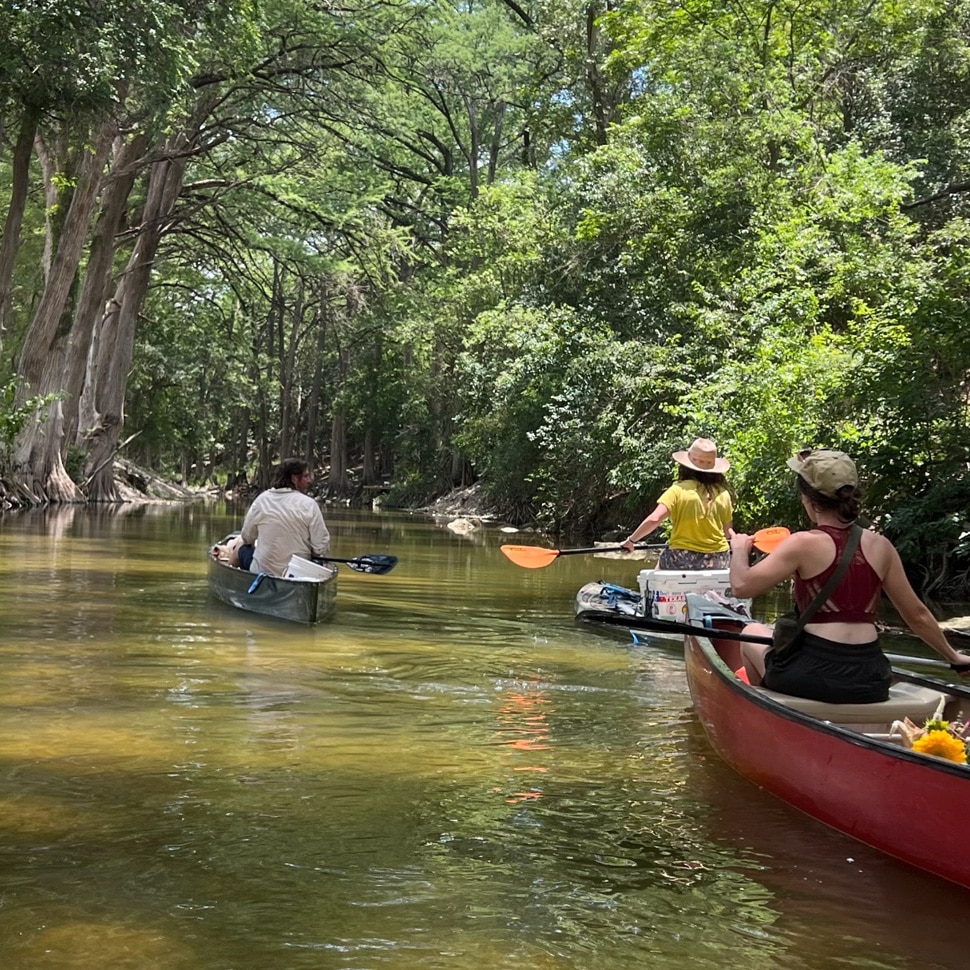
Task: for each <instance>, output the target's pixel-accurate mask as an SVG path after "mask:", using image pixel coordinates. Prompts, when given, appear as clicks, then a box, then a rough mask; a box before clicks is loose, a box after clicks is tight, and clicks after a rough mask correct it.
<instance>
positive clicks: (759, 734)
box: [684, 620, 970, 888]
mask: <svg viewBox="0 0 970 970" xmlns="http://www.w3.org/2000/svg"><path fill="white" fill-rule="evenodd" d="M722 622H723V621H720V620H717V621H715V626H718V627H721V626H722ZM735 629H737V627H735ZM727 636H730V634H729V633H728V634H727ZM684 652H685V659H686V663H687V680H688V683H689V685H690V693H691V698H692V699H693V703H694V709H695V711H696V712H697V716H698V717H699V718H700V721H701V724H702V725H703V727H704V730H705V731H706V733H707V737H708V740H709V741H710V743H711V745H712V746H713V748H714V750H715V751H716V752H717V753H718V754H719V755H720V756H721V757H722V758H723V759H724V760H725V761H726V762H727V763H728V764H729V765H730V766H731V767H732V768H734V769H735V770H736V771H738V772H739V773H740V774H741V775H743V776H744V777H745V778H747V779H748V780H749V781H752V782H754V784H756V785H758V786H760V787H761V788H764V789H765V790H766V791H768V792H770V793H771V794H773V795H776V796H777V797H778V798H781V799H784V801H786V802H788V803H789V804H791V805H792V806H794V807H795V808H797V809H799V810H800V811H802V812H805V813H806V814H807V815H810V816H811V817H812V818H815V819H818V820H819V821H820V822H824V823H825V824H827V825H830V826H832V827H833V828H835V829H838V830H839V831H840V832H844V833H845V834H846V835H849V836H851V837H852V838H854V839H858V840H859V841H860V842H864V843H865V844H866V845H870V846H872V847H873V848H875V849H878V850H880V851H882V852H885V853H887V854H888V855H891V856H894V857H895V858H897V859H900V860H902V861H903V862H907V863H909V864H910V865H913V866H916V867H918V868H920V869H923V870H925V871H926V872H930V873H933V874H934V875H937V876H941V877H943V878H944V879H949V880H951V881H952V882H955V883H958V884H959V885H961V886H964V887H967V888H970V838H967V833H966V821H965V820H966V810H967V805H968V804H970V767H967V766H966V765H961V764H956V763H954V762H952V761H946V760H944V759H942V758H936V757H932V756H929V755H924V754H919V753H918V752H915V751H912V750H910V749H909V748H907V747H904V746H903V745H902V743H901V741H900V740H899V738H898V736H897V737H896V739H895V740H894V739H893V735H891V733H890V729H891V726H892V723H893V721H895V720H902V718H903V717H904V716H908V717H909V718H910V719H911V720H912V721H913V722H915V723H916V724H917V725H922V724H923V723H924V721H925V720H926V718H927V717H932V715H933V714H934V712H935V710H936V708H937V705H938V703H939V699H940V697H941V695H942V696H945V698H946V708H945V710H944V714H943V716H944V718H946V719H948V720H950V721H955V720H958V719H960V718H961V717H965V715H966V713H967V712H970V688H967V687H963V686H961V685H953V684H945V683H943V682H942V681H937V680H934V679H932V678H926V677H919V676H917V675H915V674H908V673H904V672H902V671H897V672H896V674H897V683H895V684H894V685H893V687H892V690H891V696H890V699H889V700H888V701H886V702H885V703H884V704H848V705H846V704H840V705H833V704H820V703H818V702H816V701H807V700H804V699H802V698H795V697H788V696H786V695H783V694H776V693H773V692H771V691H766V690H764V689H762V688H754V687H749V686H748V685H747V684H745V683H743V682H742V681H741V680H739V679H738V678H737V677H736V676H735V674H734V670H735V669H737V668H738V667H740V665H741V664H740V655H739V644H738V642H737V641H735V640H730V639H726V638H725V639H722V638H720V637H719V638H714V639H709V638H705V637H704V636H693V635H690V636H687V637H686V638H685V644H684Z"/></svg>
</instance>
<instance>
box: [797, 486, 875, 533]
mask: <svg viewBox="0 0 970 970" xmlns="http://www.w3.org/2000/svg"><path fill="white" fill-rule="evenodd" d="M795 485H796V487H797V488H798V491H799V493H800V494H802V495H804V496H805V497H806V498H807V499H808V500H809V501H810V502H811V503H812V505H814V506H815V507H816V508H817V509H823V510H824V511H827V512H834V513H835V514H836V515H837V516H838V517H839V518H840V519H841V520H842V521H843V522H855V520H856V519H857V518H859V513H860V512H861V511H862V491H861V490H860V489H859V486H858V485H843V486H842V487H841V488H840V489H839V491H838V494H837V495H836V496H835V497H834V498H833V497H832V496H831V495H826V494H825V493H824V492H820V491H819V490H818V489H817V488H812V486H811V485H809V484H808V482H806V481H805V479H804V478H802V476H801V475H797V476H796V477H795Z"/></svg>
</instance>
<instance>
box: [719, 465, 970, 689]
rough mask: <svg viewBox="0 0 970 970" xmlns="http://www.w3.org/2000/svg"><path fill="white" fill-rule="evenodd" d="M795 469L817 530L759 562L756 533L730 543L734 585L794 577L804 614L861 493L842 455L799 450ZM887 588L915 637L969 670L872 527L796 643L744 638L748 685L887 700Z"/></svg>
mask: <svg viewBox="0 0 970 970" xmlns="http://www.w3.org/2000/svg"><path fill="white" fill-rule="evenodd" d="M788 467H789V468H791V469H792V470H793V471H794V472H795V473H796V475H797V476H798V477H797V479H796V484H797V486H798V492H799V496H800V497H801V500H802V505H803V507H804V509H805V511H806V513H807V514H808V517H809V519H810V520H811V521H812V526H813V527H812V528H811V529H810V530H807V531H805V532H796V533H793V534H792V535H791V536H789V537H788V538H787V539H785V540H784V541H783V542H781V543H780V544H779V545H778V547H777V548H776V549H775V550H774V552H772V553H771V554H770V555H768V556H766V557H765V558H764V559H762V560H761V561H760V562H758V563H756V564H755V565H753V566H752V565H751V564H750V562H749V559H750V554H751V536H749V535H744V534H741V533H738V534H736V535H735V536H734V537H733V538H732V540H731V591H732V592H733V593H734V595H735V596H745V597H747V596H758V595H759V594H760V593H764V592H766V591H767V590H769V589H771V587H772V586H775V585H777V584H778V583H781V582H783V581H785V580H787V579H789V578H791V579H793V581H794V582H793V587H794V588H793V594H794V599H795V603H796V606H797V607H798V609H799V611H803V610H805V609H806V607H807V606H808V605H809V603H811V602H812V600H813V599H814V598H815V596H816V594H817V593H818V592H819V591H820V590H821V589H822V587H823V586H824V584H825V582H826V580H827V579H828V578H829V577H830V576H831V575H832V573H833V572H834V571H835V569H836V568H837V566H838V563H839V560H840V558H841V556H842V552H843V550H844V549H845V544H846V541H847V539H848V536H849V531H850V529H851V527H852V526H853V524H854V523H855V520H856V518H857V517H858V515H859V512H860V509H861V505H862V495H861V492H860V491H859V479H858V475H857V473H856V467H855V464H854V463H853V461H852V459H851V458H850V457H849V456H848V455H847V454H845V453H844V452H842V451H835V450H832V449H828V448H819V449H812V450H808V451H803V452H799V454H798V455H796V456H795V457H794V458H791V459H789V461H788ZM882 592H885V593H886V595H887V596H888V597H889V599H890V600H891V601H892V604H893V606H895V607H896V610H897V612H898V613H899V615H900V617H901V618H902V620H903V621H904V622H905V623H906V624H907V626H909V628H910V629H911V630H912V631H913V633H915V634H916V636H918V637H919V638H920V639H921V640H922V641H923V642H924V643H926V644H927V645H928V646H930V647H932V648H933V649H934V650H935V651H936V652H937V653H939V654H940V656H942V657H943V658H944V659H945V660H946V661H947V662H948V663H949V664H951V665H953V667H954V669H957V670H959V671H960V673H964V674H965V673H968V672H970V656H968V655H966V654H963V653H960V652H959V651H958V650H955V649H954V648H953V647H952V646H951V645H950V644H949V643H948V642H947V639H946V637H945V636H944V634H943V631H942V630H941V629H940V626H939V624H938V623H937V621H936V619H935V618H934V616H933V614H932V613H930V611H929V610H928V609H927V608H926V606H925V605H924V604H923V603H922V602H921V601H920V599H919V597H918V596H917V595H916V593H915V592H914V590H913V587H912V586H911V585H910V582H909V580H908V579H907V577H906V573H905V571H904V570H903V564H902V561H901V560H900V558H899V553H898V552H897V551H896V548H895V547H894V546H893V544H892V543H891V542H890V541H889V540H888V539H887V538H886V537H885V536H881V535H878V534H877V533H875V532H871V531H869V530H864V531H863V532H862V535H861V539H860V541H859V544H858V546H857V547H856V549H855V551H854V553H853V554H852V558H851V560H850V562H849V566H848V568H847V569H846V571H845V573H844V574H843V575H842V578H841V579H840V581H839V583H838V585H837V586H836V588H835V589H834V590H833V591H832V593H831V594H830V595H829V597H828V599H827V600H826V601H825V602H824V603H823V604H822V605H821V607H820V608H819V609H818V610H816V612H815V613H814V614H812V616H811V618H810V619H809V622H808V623H806V624H805V626H804V628H803V631H802V633H801V634H800V635H799V637H798V640H797V641H796V643H795V644H794V645H793V646H791V647H789V648H788V649H786V650H785V651H784V652H782V653H778V652H777V651H775V650H773V649H772V648H771V647H770V646H767V645H765V646H762V645H760V644H749V643H744V644H742V650H741V652H742V656H743V657H744V666H745V672H746V673H747V675H748V679H749V681H750V682H751V683H752V684H755V685H757V684H763V685H764V686H765V687H767V688H769V689H770V690H777V691H780V692H781V693H785V694H795V695H796V696H799V697H810V698H813V699H815V700H820V701H826V702H828V703H836V704H837V703H871V702H877V701H881V700H885V699H886V698H887V697H888V696H889V684H890V681H891V679H892V668H891V667H890V664H889V661H888V660H887V659H886V657H885V655H884V654H883V652H882V649H881V647H880V645H879V635H878V632H877V630H876V625H875V621H876V611H877V608H878V605H879V599H880V595H881V593H882ZM745 632H751V633H757V634H760V635H763V636H770V634H771V630H770V629H769V628H768V627H766V626H764V625H762V624H751V625H750V626H748V627H746V628H745Z"/></svg>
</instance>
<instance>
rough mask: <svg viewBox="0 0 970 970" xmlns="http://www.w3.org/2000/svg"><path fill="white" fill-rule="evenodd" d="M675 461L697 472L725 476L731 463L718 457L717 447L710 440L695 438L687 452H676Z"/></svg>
mask: <svg viewBox="0 0 970 970" xmlns="http://www.w3.org/2000/svg"><path fill="white" fill-rule="evenodd" d="M673 458H674V461H675V462H677V464H678V465H683V466H685V467H686V468H693V469H694V471H695V472H717V473H719V474H723V473H724V472H726V471H727V470H728V469H729V468H730V467H731V463H730V462H729V461H728V460H727V458H718V457H717V445H716V444H714V442H713V441H711V439H710V438H695V439H694V440H693V441H692V442H691V443H690V448H688V449H687V451H675V452H674V455H673Z"/></svg>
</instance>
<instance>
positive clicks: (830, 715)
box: [755, 682, 944, 724]
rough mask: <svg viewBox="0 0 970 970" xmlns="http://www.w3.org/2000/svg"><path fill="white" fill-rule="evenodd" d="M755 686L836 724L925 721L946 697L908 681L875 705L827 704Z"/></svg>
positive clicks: (780, 699) (783, 701) (806, 712)
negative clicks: (905, 718) (886, 698)
mask: <svg viewBox="0 0 970 970" xmlns="http://www.w3.org/2000/svg"><path fill="white" fill-rule="evenodd" d="M755 689H756V690H757V691H759V692H760V693H762V694H764V695H765V696H766V697H770V698H771V699H772V700H773V701H777V702H778V703H779V704H784V705H785V707H790V708H792V709H793V710H796V711H801V712H802V713H803V714H809V715H811V716H812V717H817V718H819V719H820V720H823V721H832V722H833V723H834V724H883V723H885V724H892V722H893V721H901V720H902V719H903V718H904V717H908V718H909V719H910V720H911V721H914V722H915V723H917V724H922V723H923V721H925V720H926V718H928V717H932V716H933V715H934V714H935V713H936V709H937V707H938V706H939V704H940V699H941V698H943V697H944V695H943V694H941V693H940V692H939V691H938V690H933V689H932V688H930V687H920V686H919V685H918V684H908V683H905V682H900V683H898V684H893V685H892V686H891V687H890V688H889V700H888V701H879V702H878V703H875V704H825V703H823V702H822V701H813V700H809V699H808V698H807V697H793V696H792V695H791V694H779V693H778V692H777V691H773V690H767V689H766V688H764V687H757V688H755Z"/></svg>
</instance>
